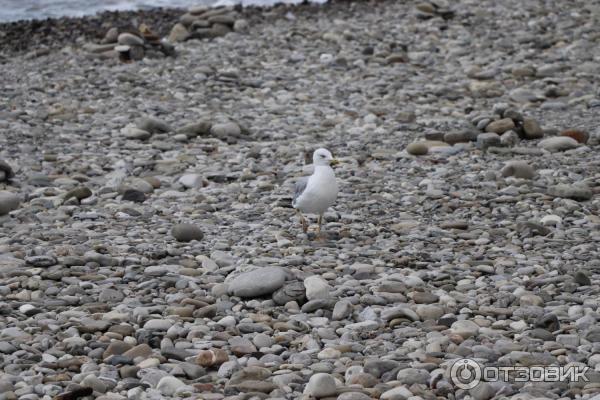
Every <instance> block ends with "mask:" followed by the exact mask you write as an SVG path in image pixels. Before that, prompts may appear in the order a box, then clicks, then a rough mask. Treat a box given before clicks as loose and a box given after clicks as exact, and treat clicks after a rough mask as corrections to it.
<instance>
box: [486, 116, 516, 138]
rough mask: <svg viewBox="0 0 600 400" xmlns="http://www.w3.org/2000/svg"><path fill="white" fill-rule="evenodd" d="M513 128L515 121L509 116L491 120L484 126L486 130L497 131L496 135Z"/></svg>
mask: <svg viewBox="0 0 600 400" xmlns="http://www.w3.org/2000/svg"><path fill="white" fill-rule="evenodd" d="M514 128H515V123H514V121H513V120H512V119H511V118H502V119H499V120H497V121H492V122H490V123H489V124H488V126H486V127H485V131H486V132H493V133H497V134H498V135H501V134H503V133H504V132H506V131H510V130H512V129H514Z"/></svg>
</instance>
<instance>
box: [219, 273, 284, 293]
mask: <svg viewBox="0 0 600 400" xmlns="http://www.w3.org/2000/svg"><path fill="white" fill-rule="evenodd" d="M286 276H287V274H286V272H285V270H283V269H282V268H278V267H264V268H258V269H255V270H253V271H248V272H244V273H243V274H240V275H238V276H236V277H235V278H233V280H232V281H231V282H230V283H229V293H231V294H233V295H234V296H238V297H258V296H264V295H267V294H271V293H273V292H274V291H276V290H277V289H279V288H280V287H282V286H283V283H284V282H285V279H286Z"/></svg>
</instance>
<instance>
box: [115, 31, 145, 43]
mask: <svg viewBox="0 0 600 400" xmlns="http://www.w3.org/2000/svg"><path fill="white" fill-rule="evenodd" d="M117 42H118V43H119V44H122V45H128V46H143V45H144V39H142V38H141V37H139V36H136V35H134V34H131V33H128V32H123V33H121V34H119V36H118V37H117Z"/></svg>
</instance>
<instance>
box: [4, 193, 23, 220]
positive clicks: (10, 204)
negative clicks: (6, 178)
mask: <svg viewBox="0 0 600 400" xmlns="http://www.w3.org/2000/svg"><path fill="white" fill-rule="evenodd" d="M20 202H21V200H20V199H19V196H18V195H17V194H15V193H13V192H9V191H6V190H2V191H0V215H5V214H8V213H9V212H11V211H13V210H16V209H17V208H19V203H20Z"/></svg>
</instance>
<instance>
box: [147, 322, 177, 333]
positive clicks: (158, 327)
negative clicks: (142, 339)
mask: <svg viewBox="0 0 600 400" xmlns="http://www.w3.org/2000/svg"><path fill="white" fill-rule="evenodd" d="M174 323H175V322H174V321H172V320H170V319H150V320H148V321H146V323H145V324H144V329H147V330H149V331H167V330H168V329H169V328H170V327H171V326H173V324H174Z"/></svg>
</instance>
